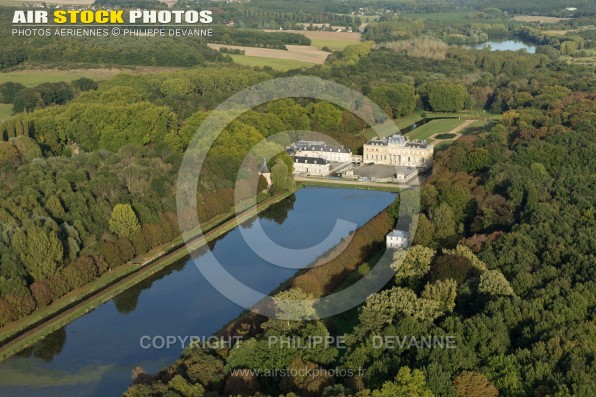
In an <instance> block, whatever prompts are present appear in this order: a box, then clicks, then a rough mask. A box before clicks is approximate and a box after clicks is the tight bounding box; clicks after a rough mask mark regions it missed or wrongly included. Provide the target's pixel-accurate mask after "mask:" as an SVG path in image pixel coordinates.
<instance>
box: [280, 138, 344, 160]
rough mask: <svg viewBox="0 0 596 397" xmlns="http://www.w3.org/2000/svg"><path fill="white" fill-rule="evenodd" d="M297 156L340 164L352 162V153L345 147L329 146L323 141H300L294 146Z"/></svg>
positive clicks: (292, 147)
mask: <svg viewBox="0 0 596 397" xmlns="http://www.w3.org/2000/svg"><path fill="white" fill-rule="evenodd" d="M290 149H292V150H293V152H294V155H295V156H301V157H316V158H321V159H325V160H327V161H333V162H338V163H347V162H351V161H352V152H351V151H350V149H347V148H345V147H343V146H337V145H327V144H326V143H325V142H323V141H298V143H296V144H294V145H292V146H291V147H290Z"/></svg>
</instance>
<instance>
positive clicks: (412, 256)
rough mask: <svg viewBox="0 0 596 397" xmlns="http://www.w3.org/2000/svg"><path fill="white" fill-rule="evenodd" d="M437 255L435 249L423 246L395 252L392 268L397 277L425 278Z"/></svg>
mask: <svg viewBox="0 0 596 397" xmlns="http://www.w3.org/2000/svg"><path fill="white" fill-rule="evenodd" d="M435 253H436V251H435V250H434V249H432V248H427V247H424V246H422V245H414V246H412V247H411V248H410V249H408V250H399V251H397V252H395V254H393V263H392V264H391V268H392V269H393V270H395V272H396V274H395V277H398V278H404V277H423V276H424V275H425V274H426V273H428V271H429V270H430V263H431V262H432V259H433V258H434V256H435Z"/></svg>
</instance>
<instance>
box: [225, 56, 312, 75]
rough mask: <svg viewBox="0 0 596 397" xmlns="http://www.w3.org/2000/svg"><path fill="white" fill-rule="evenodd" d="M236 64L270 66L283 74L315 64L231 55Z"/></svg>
mask: <svg viewBox="0 0 596 397" xmlns="http://www.w3.org/2000/svg"><path fill="white" fill-rule="evenodd" d="M229 55H230V56H231V57H232V59H233V60H234V63H237V64H239V65H244V66H250V67H260V68H263V67H266V66H269V67H270V68H271V69H273V70H279V71H282V72H286V71H288V70H290V69H300V68H308V67H311V66H313V65H315V64H314V63H310V62H303V61H295V60H292V59H276V58H263V57H254V56H248V55H236V54H229Z"/></svg>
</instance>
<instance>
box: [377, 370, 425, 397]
mask: <svg viewBox="0 0 596 397" xmlns="http://www.w3.org/2000/svg"><path fill="white" fill-rule="evenodd" d="M372 396H373V397H406V396H407V397H433V396H434V394H433V392H432V391H431V390H430V389H429V388H428V387H427V386H426V380H425V377H424V372H422V371H420V370H419V369H415V370H413V371H412V370H411V369H410V368H409V367H401V368H400V369H399V371H398V372H397V375H396V376H395V380H394V381H392V382H385V383H384V384H383V387H381V390H375V391H374V392H373V393H372Z"/></svg>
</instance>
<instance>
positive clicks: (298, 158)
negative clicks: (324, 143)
mask: <svg viewBox="0 0 596 397" xmlns="http://www.w3.org/2000/svg"><path fill="white" fill-rule="evenodd" d="M293 159H294V162H295V163H302V164H321V165H324V164H328V163H329V162H328V161H327V160H325V159H322V158H319V157H304V156H294V157H293Z"/></svg>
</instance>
